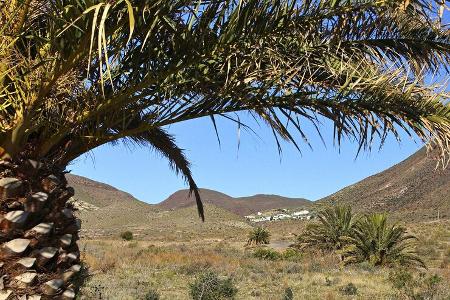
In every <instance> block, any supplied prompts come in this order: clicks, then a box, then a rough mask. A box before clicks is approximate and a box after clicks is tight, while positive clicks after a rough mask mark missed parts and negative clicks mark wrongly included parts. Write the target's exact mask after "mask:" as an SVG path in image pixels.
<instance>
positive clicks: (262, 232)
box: [247, 227, 270, 246]
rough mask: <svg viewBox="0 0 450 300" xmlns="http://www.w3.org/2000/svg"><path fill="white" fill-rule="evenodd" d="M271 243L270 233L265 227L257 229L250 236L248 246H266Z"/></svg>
mask: <svg viewBox="0 0 450 300" xmlns="http://www.w3.org/2000/svg"><path fill="white" fill-rule="evenodd" d="M269 243H270V232H269V231H268V230H267V229H265V228H264V227H256V228H255V229H253V230H252V231H251V232H250V233H249V234H248V240H247V246H249V245H253V244H254V245H266V244H269Z"/></svg>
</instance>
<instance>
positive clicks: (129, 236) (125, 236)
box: [120, 231, 133, 241]
mask: <svg viewBox="0 0 450 300" xmlns="http://www.w3.org/2000/svg"><path fill="white" fill-rule="evenodd" d="M120 237H121V238H122V239H123V240H125V241H131V240H132V239H133V233H132V232H131V231H124V232H122V233H121V234H120Z"/></svg>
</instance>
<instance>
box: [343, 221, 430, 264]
mask: <svg viewBox="0 0 450 300" xmlns="http://www.w3.org/2000/svg"><path fill="white" fill-rule="evenodd" d="M415 240H416V237H414V236H413V235H409V234H407V231H406V229H405V228H404V227H402V226H398V225H389V224H388V221H387V217H386V215H385V214H371V215H367V216H365V217H364V218H362V219H361V220H360V221H359V222H358V223H357V225H356V229H355V232H354V234H353V236H351V237H350V238H349V244H348V246H347V247H346V248H345V249H344V251H343V255H344V257H345V259H344V262H346V263H350V262H362V261H368V262H370V263H371V264H372V265H374V266H378V265H391V266H392V265H406V266H411V265H412V266H419V267H422V268H425V263H424V262H423V260H422V259H420V257H419V256H418V255H417V253H416V251H415V247H414V246H415V243H414V242H415Z"/></svg>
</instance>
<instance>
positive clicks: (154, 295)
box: [144, 290, 159, 300]
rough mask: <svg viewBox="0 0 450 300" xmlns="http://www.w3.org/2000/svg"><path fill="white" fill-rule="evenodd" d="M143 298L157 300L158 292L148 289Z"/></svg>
mask: <svg viewBox="0 0 450 300" xmlns="http://www.w3.org/2000/svg"><path fill="white" fill-rule="evenodd" d="M144 299H145V300H159V294H158V292H157V291H155V290H149V291H148V292H147V294H145V297H144Z"/></svg>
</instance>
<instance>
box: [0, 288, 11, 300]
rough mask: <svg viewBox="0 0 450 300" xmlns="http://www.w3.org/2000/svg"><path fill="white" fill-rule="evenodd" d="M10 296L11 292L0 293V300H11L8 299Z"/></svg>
mask: <svg viewBox="0 0 450 300" xmlns="http://www.w3.org/2000/svg"><path fill="white" fill-rule="evenodd" d="M11 294H12V291H11V290H6V291H5V290H3V291H0V300H10V299H11V297H10V296H11Z"/></svg>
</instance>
